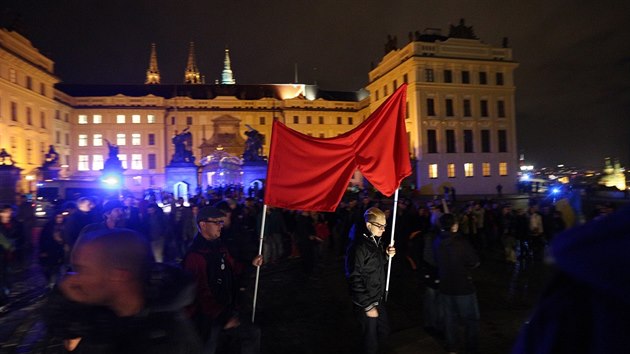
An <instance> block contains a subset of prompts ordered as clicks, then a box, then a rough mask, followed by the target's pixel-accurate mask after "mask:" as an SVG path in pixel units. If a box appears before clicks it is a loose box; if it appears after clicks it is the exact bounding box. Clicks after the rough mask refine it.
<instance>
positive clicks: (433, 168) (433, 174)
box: [429, 163, 438, 178]
mask: <svg viewBox="0 0 630 354" xmlns="http://www.w3.org/2000/svg"><path fill="white" fill-rule="evenodd" d="M429 178H438V165H437V164H436V163H432V164H430V165H429Z"/></svg>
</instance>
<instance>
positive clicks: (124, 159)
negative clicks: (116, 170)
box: [118, 154, 127, 170]
mask: <svg viewBox="0 0 630 354" xmlns="http://www.w3.org/2000/svg"><path fill="white" fill-rule="evenodd" d="M118 159H119V160H120V164H121V165H122V168H124V169H125V170H126V169H127V155H126V154H118Z"/></svg>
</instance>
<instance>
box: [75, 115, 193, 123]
mask: <svg viewBox="0 0 630 354" xmlns="http://www.w3.org/2000/svg"><path fill="white" fill-rule="evenodd" d="M188 118H191V124H192V117H188ZM130 122H131V123H134V124H140V123H142V116H141V115H140V114H132V115H131V121H130ZM77 123H78V124H88V123H89V120H88V116H87V115H86V114H79V115H78V116H77ZM126 123H127V116H126V115H124V114H117V115H116V124H126ZM146 123H149V124H155V123H156V120H155V115H154V114H147V116H146ZM92 124H103V116H102V115H101V114H93V115H92ZM191 124H189V125H191Z"/></svg>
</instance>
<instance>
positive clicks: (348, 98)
mask: <svg viewBox="0 0 630 354" xmlns="http://www.w3.org/2000/svg"><path fill="white" fill-rule="evenodd" d="M283 86H287V85H273V84H267V85H221V84H213V85H207V84H150V85H149V84H120V85H113V84H108V85H86V84H65V83H60V84H57V85H55V88H57V89H58V90H60V91H61V92H63V93H65V94H68V95H70V96H72V97H108V96H116V95H123V96H128V97H144V96H148V95H154V96H158V97H163V98H167V99H168V98H173V97H190V98H192V99H199V100H204V99H214V98H216V97H217V96H233V97H236V98H237V99H240V100H258V99H262V98H275V99H278V100H280V99H282V95H281V92H280V89H281V88H282V87H283ZM319 98H321V99H324V100H327V101H345V102H358V101H360V99H359V93H358V91H327V90H320V89H319V88H317V89H316V95H315V99H319Z"/></svg>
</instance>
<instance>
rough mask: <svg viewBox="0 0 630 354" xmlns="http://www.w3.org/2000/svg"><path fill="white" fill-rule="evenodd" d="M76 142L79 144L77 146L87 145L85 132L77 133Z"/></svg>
mask: <svg viewBox="0 0 630 354" xmlns="http://www.w3.org/2000/svg"><path fill="white" fill-rule="evenodd" d="M78 144H79V146H87V145H88V137H87V134H79V139H78Z"/></svg>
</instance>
